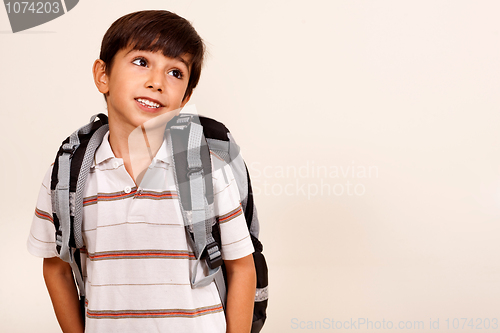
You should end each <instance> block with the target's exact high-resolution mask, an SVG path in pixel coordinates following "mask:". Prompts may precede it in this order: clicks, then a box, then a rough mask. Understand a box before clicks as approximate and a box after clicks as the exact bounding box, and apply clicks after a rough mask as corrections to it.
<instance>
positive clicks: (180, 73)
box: [168, 69, 184, 79]
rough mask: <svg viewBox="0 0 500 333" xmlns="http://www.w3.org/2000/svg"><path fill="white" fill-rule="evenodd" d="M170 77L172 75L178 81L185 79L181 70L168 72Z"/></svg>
mask: <svg viewBox="0 0 500 333" xmlns="http://www.w3.org/2000/svg"><path fill="white" fill-rule="evenodd" d="M168 75H172V76H173V77H175V78H177V79H182V78H183V77H184V74H182V72H181V71H180V70H179V69H172V70H171V71H170V72H168Z"/></svg>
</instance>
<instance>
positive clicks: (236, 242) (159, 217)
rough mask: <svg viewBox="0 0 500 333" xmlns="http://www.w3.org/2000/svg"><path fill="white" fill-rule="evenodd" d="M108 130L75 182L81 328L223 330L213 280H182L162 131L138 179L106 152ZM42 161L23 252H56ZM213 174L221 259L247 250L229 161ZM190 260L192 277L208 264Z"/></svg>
mask: <svg viewBox="0 0 500 333" xmlns="http://www.w3.org/2000/svg"><path fill="white" fill-rule="evenodd" d="M108 137H109V133H108V134H106V136H105V137H104V139H103V142H102V144H101V146H100V147H99V148H98V150H97V151H96V154H95V159H94V163H93V165H92V167H91V170H90V174H89V176H88V179H87V184H86V187H85V190H84V199H83V239H84V242H85V250H84V251H83V253H82V259H83V260H82V266H83V267H82V269H83V272H84V278H85V285H86V332H120V333H125V332H134V333H136V332H176V333H181V332H225V331H226V323H225V317H224V312H223V308H222V305H221V301H220V298H219V294H218V292H217V288H216V286H215V284H214V283H211V284H210V285H208V286H207V287H203V288H196V289H193V288H191V285H190V274H191V272H192V268H193V265H195V264H196V260H195V256H194V253H193V251H192V249H191V248H190V246H189V245H188V240H187V235H186V232H185V227H184V221H183V218H182V215H181V211H180V206H179V200H178V197H179V194H178V192H177V190H176V186H175V179H174V173H173V164H172V156H171V155H170V154H169V152H168V149H167V143H166V139H165V141H164V142H163V144H162V146H161V148H160V150H159V151H158V153H157V154H156V156H155V158H154V159H153V161H152V162H151V165H150V166H149V168H148V169H147V171H146V173H145V174H144V178H143V179H142V180H141V183H140V184H139V185H138V186H137V185H136V184H135V183H134V181H133V179H132V178H131V177H130V175H129V174H128V173H127V171H126V169H125V166H124V164H123V160H122V159H120V158H116V157H115V156H114V154H113V152H112V150H111V147H110V145H109V141H108ZM211 157H212V161H213V160H214V159H217V158H218V156H216V155H214V154H212V156H211ZM212 164H213V162H212ZM51 170H52V167H50V168H49V170H48V172H47V174H46V176H45V179H44V181H43V184H42V187H41V189H40V194H39V197H38V202H37V205H36V210H35V216H34V218H33V222H32V225H31V231H30V235H29V238H28V250H29V252H30V253H32V254H33V255H35V256H39V257H44V258H49V257H54V256H57V252H56V248H55V229H54V224H53V220H52V206H51V198H50V175H51V172H52V171H51ZM212 178H213V186H214V206H215V207H214V209H215V214H216V215H217V216H218V217H219V222H220V231H221V242H222V258H223V259H224V260H234V259H238V258H242V257H245V256H247V255H249V254H251V253H252V252H253V251H254V249H253V246H252V242H251V240H250V236H249V233H248V229H247V226H246V221H245V218H244V215H243V212H242V209H241V205H240V202H239V194H238V188H237V185H236V181H235V179H234V176H233V174H232V172H231V168H230V167H229V166H228V165H226V166H225V167H224V168H223V169H218V170H215V171H214V172H213V173H212ZM199 265H200V266H202V267H198V275H199V276H198V278H201V277H202V276H203V275H204V274H206V271H207V269H206V268H207V267H206V264H205V262H201V263H199Z"/></svg>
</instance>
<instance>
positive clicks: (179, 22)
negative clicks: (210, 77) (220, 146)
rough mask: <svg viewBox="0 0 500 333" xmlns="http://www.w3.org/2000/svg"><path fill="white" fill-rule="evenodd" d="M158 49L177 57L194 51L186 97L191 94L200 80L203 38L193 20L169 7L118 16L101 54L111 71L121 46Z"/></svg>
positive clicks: (108, 33)
mask: <svg viewBox="0 0 500 333" xmlns="http://www.w3.org/2000/svg"><path fill="white" fill-rule="evenodd" d="M127 47H132V49H133V50H143V51H151V52H157V51H161V52H162V53H163V55H164V56H166V57H170V58H177V57H179V56H181V55H183V54H186V53H188V54H190V55H191V59H190V65H191V70H190V75H189V82H188V86H187V88H186V93H185V94H184V98H186V97H187V96H190V95H191V93H192V92H193V89H194V88H195V87H196V85H197V84H198V81H199V80H200V74H201V67H202V65H203V57H204V53H205V45H204V44H203V40H202V39H201V37H200V36H199V35H198V33H197V32H196V30H195V29H194V28H193V26H192V25H191V23H189V22H188V21H187V20H186V19H184V18H182V17H180V16H179V15H177V14H174V13H171V12H169V11H166V10H146V11H140V12H135V13H131V14H127V15H125V16H122V17H120V18H119V19H118V20H116V21H115V22H114V23H113V24H112V25H111V27H109V29H108V31H107V32H106V34H105V35H104V37H103V39H102V44H101V54H100V55H99V58H100V59H101V60H102V61H104V63H105V64H106V74H108V75H109V74H110V73H111V67H112V65H113V59H114V56H115V55H116V53H118V51H120V50H121V49H124V48H127Z"/></svg>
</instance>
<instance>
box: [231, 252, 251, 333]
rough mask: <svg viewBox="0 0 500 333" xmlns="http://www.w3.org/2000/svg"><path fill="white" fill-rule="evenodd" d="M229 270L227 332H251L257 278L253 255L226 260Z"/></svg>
mask: <svg viewBox="0 0 500 333" xmlns="http://www.w3.org/2000/svg"><path fill="white" fill-rule="evenodd" d="M224 263H225V264H226V271H227V285H228V290H227V303H226V322H227V333H242V332H250V329H251V327H252V319H253V304H254V300H255V288H256V285H257V278H256V275H255V266H254V262H253V256H252V255H251V254H250V255H248V256H246V257H243V258H240V259H236V260H226V261H224Z"/></svg>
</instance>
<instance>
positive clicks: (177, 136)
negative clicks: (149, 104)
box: [166, 115, 222, 288]
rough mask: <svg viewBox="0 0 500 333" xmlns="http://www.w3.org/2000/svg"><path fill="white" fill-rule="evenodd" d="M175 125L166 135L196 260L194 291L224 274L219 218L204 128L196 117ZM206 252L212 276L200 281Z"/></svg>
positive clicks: (209, 271)
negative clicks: (216, 228)
mask: <svg viewBox="0 0 500 333" xmlns="http://www.w3.org/2000/svg"><path fill="white" fill-rule="evenodd" d="M173 121H174V124H173V125H172V126H170V127H169V128H167V129H166V135H167V136H168V140H167V141H168V144H169V146H170V151H171V153H172V156H173V159H172V160H173V164H174V174H175V177H174V178H175V179H176V186H177V190H178V193H179V201H180V207H181V212H182V216H183V219H184V224H185V226H186V232H187V233H188V239H189V240H190V241H191V246H192V248H193V250H194V253H195V256H196V263H195V265H194V267H193V270H192V272H191V287H192V288H198V287H204V286H207V285H209V284H210V283H212V281H214V279H216V276H218V275H221V274H222V271H221V269H220V266H221V265H222V253H221V251H220V245H219V244H217V242H215V240H214V238H213V236H212V226H213V225H214V224H215V214H214V208H213V185H212V180H211V163H210V152H209V150H208V146H207V144H206V141H205V138H204V135H203V127H202V126H201V125H200V124H199V123H198V122H196V119H195V116H194V115H181V116H179V117H178V118H176V119H174V120H173ZM191 234H192V236H191ZM205 249H206V253H207V254H206V256H207V258H206V262H207V264H208V275H207V276H205V277H203V278H201V279H200V280H198V281H196V276H197V270H198V265H199V262H200V260H201V257H202V255H203V254H204V251H205ZM219 280H220V277H219Z"/></svg>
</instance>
